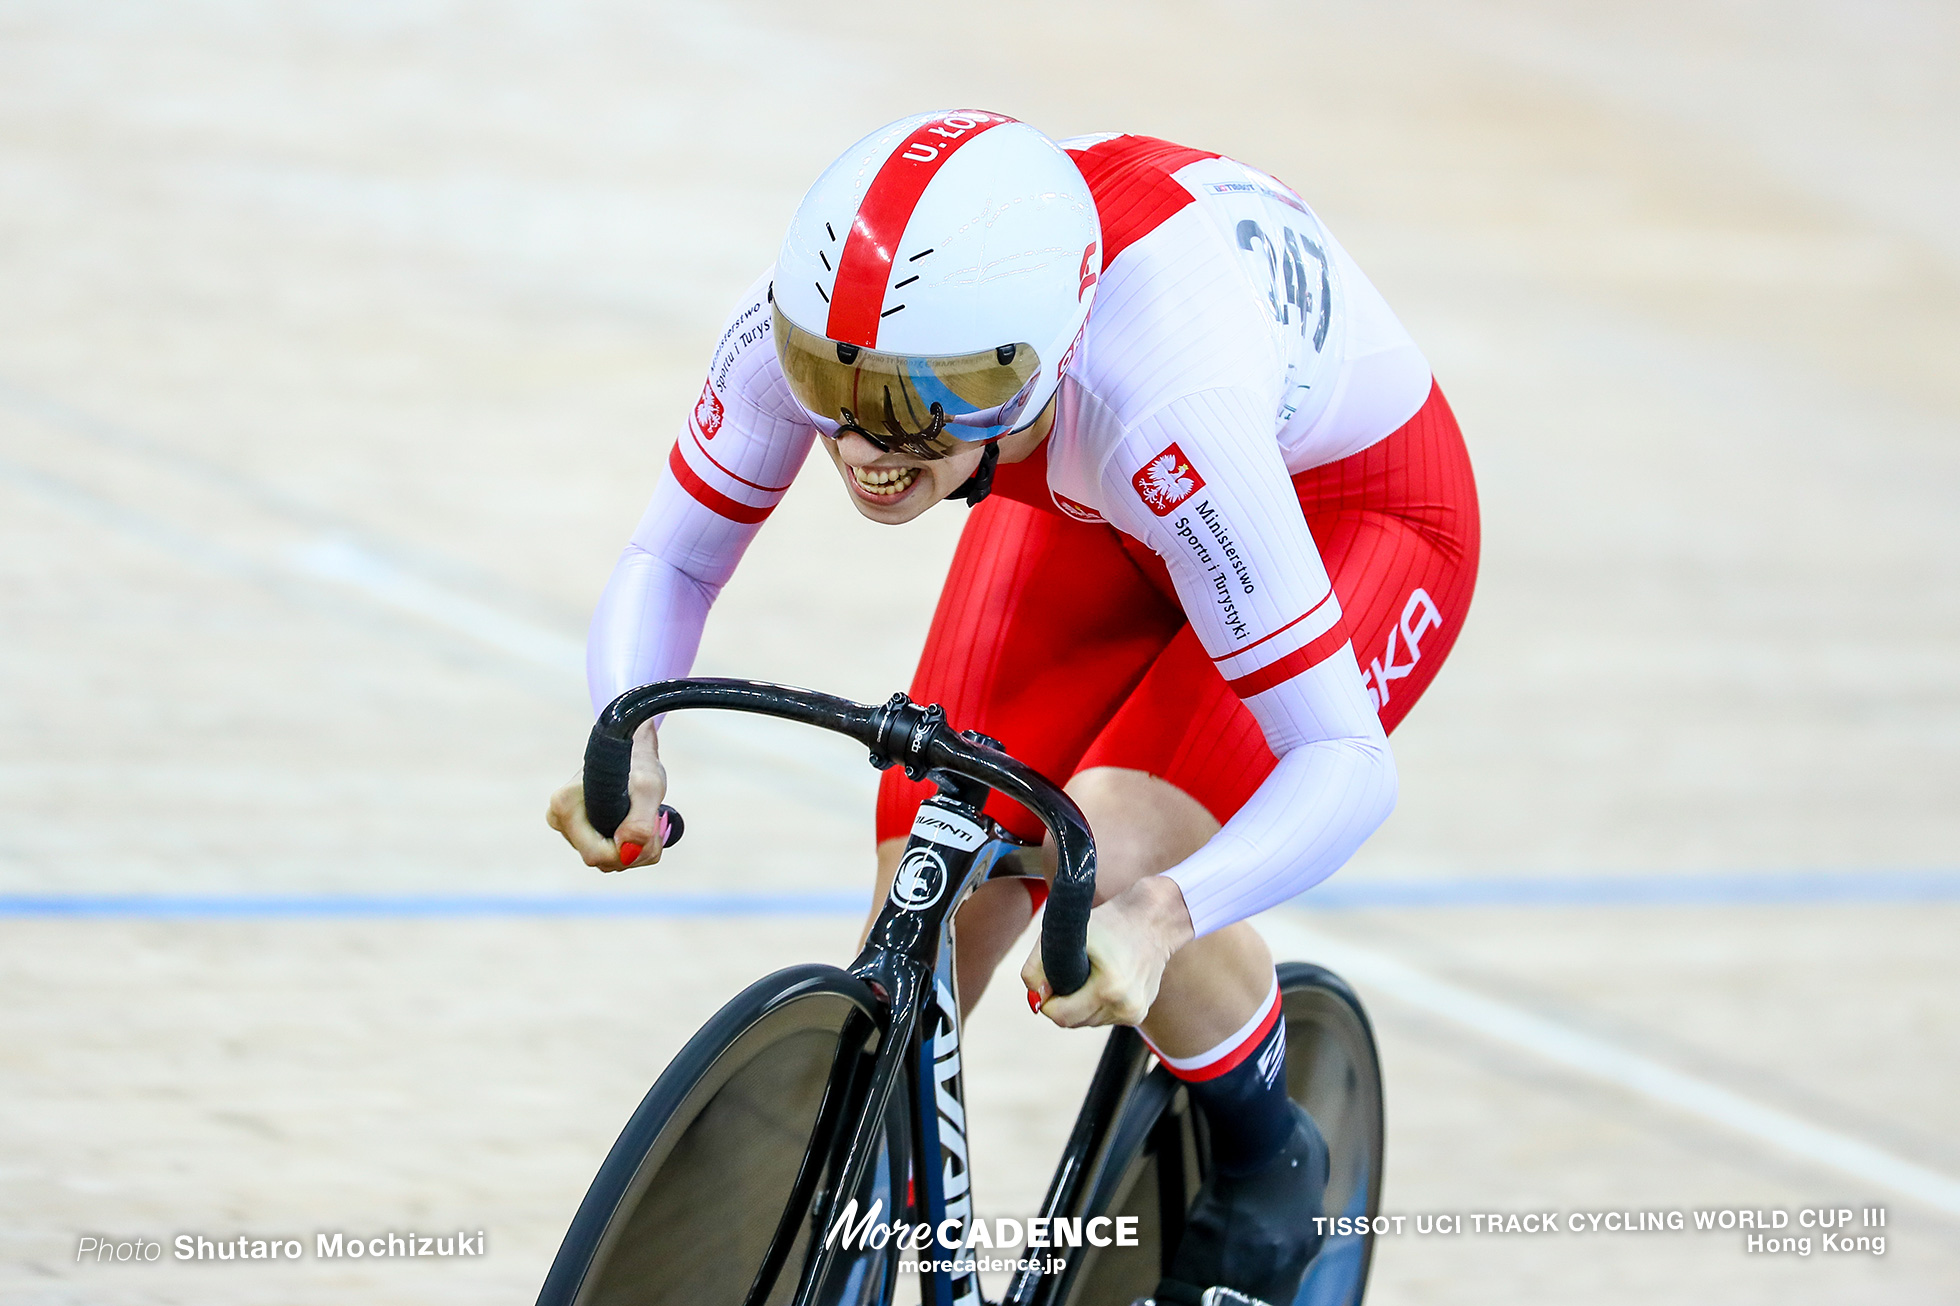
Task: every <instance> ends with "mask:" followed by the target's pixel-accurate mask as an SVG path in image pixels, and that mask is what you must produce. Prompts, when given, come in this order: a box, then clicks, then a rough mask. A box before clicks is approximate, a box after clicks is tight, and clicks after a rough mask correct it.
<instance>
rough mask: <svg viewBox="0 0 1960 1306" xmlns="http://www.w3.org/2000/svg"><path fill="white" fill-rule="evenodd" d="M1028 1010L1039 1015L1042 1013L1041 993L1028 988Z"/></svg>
mask: <svg viewBox="0 0 1960 1306" xmlns="http://www.w3.org/2000/svg"><path fill="white" fill-rule="evenodd" d="M1028 1010H1029V1011H1032V1012H1034V1013H1035V1015H1037V1016H1038V1015H1040V1014H1041V995H1040V994H1039V993H1036V992H1035V991H1034V990H1033V989H1029V990H1028Z"/></svg>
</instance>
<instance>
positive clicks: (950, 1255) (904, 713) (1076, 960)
mask: <svg viewBox="0 0 1960 1306" xmlns="http://www.w3.org/2000/svg"><path fill="white" fill-rule="evenodd" d="M687 707H719V708H728V709H732V710H735V711H743V712H754V713H758V714H762V715H767V716H776V717H782V718H786V719H790V720H797V721H803V722H805V723H807V724H810V725H816V726H820V727H822V728H824V729H828V730H833V731H836V732H838V733H840V734H846V735H849V736H851V737H852V738H855V739H858V740H859V741H861V742H863V743H865V744H867V745H868V746H869V747H870V748H871V750H872V751H871V762H872V764H873V765H874V766H877V767H879V768H880V769H882V768H884V767H887V766H891V765H894V764H897V765H902V766H903V767H904V768H905V772H906V774H907V775H908V776H911V777H912V778H914V779H921V778H925V779H930V780H931V781H932V782H933V783H934V785H935V786H936V787H937V789H938V793H937V794H936V795H935V796H933V797H931V798H929V799H927V800H926V801H925V802H924V803H923V804H921V806H920V808H919V814H918V817H917V818H916V820H915V821H914V823H913V827H912V833H911V836H910V838H908V839H907V841H906V844H905V848H904V851H903V853H902V855H901V857H900V860H899V865H898V871H897V874H896V875H895V876H894V877H893V881H892V885H891V889H890V891H889V892H888V893H887V894H886V898H885V902H884V904H883V905H882V906H881V908H880V909H879V912H878V916H877V918H876V919H875V920H874V921H873V922H872V927H871V931H870V934H869V936H868V937H867V939H866V942H865V946H864V949H863V950H862V952H861V953H860V954H859V956H858V958H857V959H856V960H855V961H854V962H853V963H852V964H851V966H850V967H849V973H850V974H852V975H854V976H856V977H857V978H859V979H861V980H863V981H864V982H865V984H866V985H867V986H868V987H869V988H870V989H871V991H872V993H873V994H874V996H875V997H876V998H877V1000H878V1001H879V1002H880V1003H881V1004H883V1015H884V1022H883V1026H882V1028H880V1029H879V1030H878V1031H876V1034H877V1042H876V1054H875V1057H874V1058H873V1060H872V1064H871V1066H870V1067H869V1070H868V1072H867V1071H866V1069H865V1068H864V1067H863V1065H862V1064H861V1062H862V1059H861V1058H854V1057H850V1056H845V1055H840V1056H839V1058H838V1062H837V1069H836V1070H835V1071H834V1072H833V1075H832V1080H831V1082H830V1083H829V1084H828V1085H827V1086H826V1089H825V1095H824V1099H823V1102H822V1104H821V1106H820V1107H819V1110H818V1114H817V1124H816V1127H815V1130H814V1131H813V1135H812V1137H811V1140H810V1145H809V1147H808V1149H807V1151H806V1155H805V1161H804V1164H803V1167H802V1170H801V1172H800V1173H799V1174H798V1176H797V1179H796V1181H795V1184H794V1186H793V1189H792V1194H791V1199H790V1201H789V1203H788V1204H787V1206H786V1207H785V1210H784V1213H783V1217H782V1220H781V1222H780V1223H779V1225H778V1227H777V1230H776V1233H775V1236H774V1238H773V1240H772V1242H771V1245H770V1248H769V1250H768V1253H767V1254H766V1255H765V1257H764V1259H763V1263H762V1265H761V1268H760V1270H759V1271H758V1273H757V1275H756V1281H755V1283H754V1284H753V1285H752V1286H751V1287H750V1290H749V1293H748V1306H762V1303H763V1302H764V1301H766V1300H767V1299H768V1298H769V1296H770V1295H771V1293H772V1292H773V1291H774V1290H775V1287H776V1283H777V1280H778V1279H779V1277H780V1275H781V1273H782V1270H783V1269H784V1267H785V1265H786V1263H787V1261H788V1257H789V1255H790V1252H791V1250H792V1248H793V1245H794V1243H795V1241H796V1239H797V1237H798V1235H799V1233H800V1232H801V1229H802V1227H803V1225H804V1221H805V1219H806V1218H808V1219H809V1222H810V1223H809V1229H810V1234H811V1243H810V1246H811V1248H812V1251H811V1254H810V1255H809V1256H808V1258H807V1259H806V1260H805V1262H804V1266H803V1271H802V1275H801V1277H800V1279H799V1281H798V1284H797V1288H796V1292H795V1295H794V1296H793V1298H792V1302H793V1306H813V1303H814V1301H815V1297H816V1294H817V1292H818V1291H819V1290H820V1288H822V1287H823V1286H824V1285H825V1284H826V1283H827V1282H828V1280H829V1276H830V1273H831V1271H832V1269H833V1267H834V1266H835V1265H836V1261H837V1257H838V1254H839V1252H840V1251H841V1250H842V1249H841V1247H840V1246H839V1243H840V1242H841V1240H842V1236H843V1229H842V1227H841V1226H840V1224H839V1221H840V1220H842V1219H844V1218H846V1215H847V1213H848V1212H849V1210H850V1204H851V1202H853V1201H854V1200H855V1196H854V1195H855V1194H856V1193H857V1192H858V1191H859V1190H860V1187H861V1185H862V1184H863V1182H864V1179H865V1177H866V1175H867V1173H868V1171H869V1167H870V1166H871V1165H872V1164H873V1163H874V1162H875V1161H876V1159H877V1156H878V1149H879V1146H880V1144H881V1142H882V1139H883V1136H884V1130H885V1120H886V1112H887V1110H888V1109H889V1107H890V1103H891V1095H892V1093H893V1092H894V1091H895V1090H896V1088H897V1087H898V1085H899V1084H900V1083H902V1082H904V1083H909V1084H910V1085H911V1087H912V1089H913V1091H912V1093H911V1095H910V1101H909V1102H908V1104H907V1111H908V1114H909V1123H910V1126H911V1130H910V1132H911V1137H912V1138H913V1139H914V1140H915V1146H914V1148H913V1153H912V1157H911V1162H912V1178H913V1180H914V1183H915V1184H916V1186H917V1189H918V1192H917V1203H918V1208H919V1213H920V1214H921V1215H923V1216H924V1217H925V1218H924V1220H920V1221H913V1222H912V1223H913V1226H914V1229H916V1228H917V1225H918V1224H920V1223H930V1225H931V1226H932V1234H933V1235H934V1237H933V1238H932V1241H931V1243H930V1244H928V1245H927V1246H926V1247H921V1248H919V1252H920V1259H921V1261H922V1262H924V1263H926V1264H928V1265H930V1266H931V1267H932V1268H929V1269H925V1270H922V1271H921V1284H920V1287H921V1293H922V1297H923V1300H924V1302H925V1306H981V1299H980V1284H979V1278H978V1276H977V1275H976V1274H973V1273H971V1272H968V1271H959V1270H948V1269H942V1268H939V1267H940V1266H941V1265H943V1264H946V1263H949V1262H951V1263H957V1262H959V1261H961V1260H967V1259H970V1258H969V1257H968V1256H967V1254H966V1252H967V1249H966V1246H965V1243H966V1235H967V1230H968V1227H969V1224H970V1221H971V1220H972V1218H973V1208H972V1198H971V1185H970V1182H969V1173H968V1154H967V1145H966V1107H965V1094H964V1091H963V1083H962V1075H961V1069H960V1038H961V1021H960V1011H959V992H958V982H957V979H956V977H955V974H954V969H953V946H952V945H953V917H954V914H955V912H956V911H957V910H958V908H959V906H960V904H961V903H962V902H964V901H965V899H966V897H967V895H968V894H970V893H971V892H972V890H973V888H974V887H975V886H976V885H978V884H979V883H980V882H981V881H982V880H983V879H986V878H988V877H989V876H990V875H993V874H995V873H996V872H999V871H1001V870H1002V865H1001V864H1002V862H1003V861H1004V860H1005V859H1006V858H1008V857H1009V856H1011V855H1013V854H1016V853H1018V852H1019V851H1020V850H1021V845H1019V844H1016V843H1013V842H1011V841H1008V840H1005V839H1002V838H1000V837H998V835H997V834H996V833H993V830H994V827H993V825H992V822H991V821H989V820H988V819H987V818H986V817H985V816H984V815H983V814H982V810H981V809H982V807H983V806H984V805H985V802H986V800H987V797H988V794H989V792H990V791H991V790H998V791H1000V792H1001V793H1003V794H1005V795H1007V796H1009V797H1011V798H1014V799H1015V800H1017V801H1019V802H1021V803H1022V804H1023V805H1025V806H1026V807H1027V808H1028V809H1029V810H1031V811H1033V812H1034V813H1035V814H1036V815H1037V816H1038V817H1040V819H1041V820H1042V822H1043V824H1045V825H1046V826H1047V827H1048V829H1049V831H1050V832H1051V834H1052V835H1053V836H1054V840H1055V847H1056V853H1057V870H1056V873H1055V876H1054V882H1053V890H1052V893H1051V896H1050V898H1049V903H1048V913H1047V916H1046V918H1045V920H1044V924H1043V929H1042V943H1041V947H1042V961H1043V966H1044V968H1045V969H1046V972H1047V974H1048V976H1049V979H1050V984H1051V986H1052V987H1053V989H1054V991H1055V992H1057V993H1064V994H1065V993H1071V992H1074V991H1075V990H1076V989H1078V988H1080V987H1081V986H1082V984H1083V983H1084V982H1086V980H1087V979H1088V974H1089V965H1088V953H1087V951H1086V948H1085V947H1084V942H1083V941H1084V937H1085V935H1086V933H1087V928H1088V917H1089V907H1090V904H1091V901H1092V899H1093V895H1094V891H1095V844H1094V841H1093V840H1092V839H1091V838H1090V836H1089V828H1088V824H1087V822H1086V821H1085V820H1084V819H1083V817H1082V813H1081V811H1080V810H1079V809H1078V808H1077V807H1076V806H1075V804H1074V803H1073V802H1071V801H1070V800H1069V798H1068V797H1067V795H1066V794H1064V793H1063V792H1062V791H1061V790H1060V789H1059V788H1058V787H1057V786H1056V785H1054V784H1053V783H1052V782H1051V781H1048V780H1047V779H1045V778H1043V777H1042V776H1040V775H1039V774H1038V773H1036V772H1034V771H1032V770H1030V769H1029V768H1028V767H1026V766H1025V765H1023V764H1022V763H1020V762H1018V761H1016V760H1015V759H1013V758H1012V757H1009V756H1008V755H1007V754H1006V753H1004V752H1002V751H1001V750H1000V747H999V745H998V744H996V743H995V742H994V741H993V740H991V739H987V738H986V737H985V736H982V735H977V734H973V733H971V732H967V733H964V734H956V733H954V732H953V731H952V730H950V729H948V728H947V726H946V725H945V715H944V713H943V712H942V711H941V709H940V708H939V707H938V706H937V705H932V706H928V707H921V706H919V705H917V704H914V703H912V702H911V701H910V700H909V699H907V698H906V696H905V695H903V694H894V695H893V696H892V698H891V699H890V700H889V701H888V702H886V703H885V704H884V705H883V706H882V707H879V708H866V707H862V706H860V705H858V704H856V703H852V702H849V701H848V700H845V699H840V698H835V697H832V696H831V695H827V694H817V693H814V692H812V691H809V690H799V689H790V688H787V687H785V686H781V685H771V684H766V683H763V682H758V681H737V680H708V679H697V680H673V681H663V682H660V683H658V684H654V685H646V686H642V687H641V688H639V689H634V690H628V691H627V692H626V693H624V694H622V695H620V696H619V697H618V698H617V699H615V700H613V702H612V703H610V704H609V705H608V706H607V707H606V709H605V711H604V712H602V713H601V714H600V716H599V719H598V721H597V722H596V723H594V725H593V728H592V735H591V738H590V739H589V741H588V742H587V745H586V765H585V789H586V809H587V813H588V815H589V817H590V818H591V821H592V824H593V826H594V827H595V828H596V829H598V830H599V831H600V832H601V833H603V834H605V835H607V836H609V837H610V836H611V835H612V833H613V832H614V831H615V830H617V829H618V826H619V823H620V821H621V820H623V819H624V818H625V815H626V810H627V783H626V782H627V776H628V773H629V770H630V764H631V758H632V737H633V733H634V731H636V730H637V729H638V728H639V726H640V725H641V724H642V723H644V722H646V721H648V720H650V719H652V718H653V717H655V716H656V715H658V714H660V713H662V712H665V711H669V710H672V709H675V708H687ZM1012 873H1015V874H1019V873H1020V872H1019V871H1018V869H1016V870H1014V871H1013V872H1012ZM1132 1041H1133V1042H1134V1041H1135V1040H1134V1036H1132ZM1110 1060H1111V1057H1110V1055H1109V1053H1108V1052H1107V1051H1106V1052H1105V1056H1104V1061H1105V1063H1108V1062H1110ZM1130 1060H1132V1061H1135V1062H1137V1063H1139V1064H1140V1061H1141V1058H1140V1057H1132V1058H1130ZM1134 1074H1135V1067H1134V1066H1132V1067H1131V1068H1130V1069H1129V1070H1128V1071H1127V1072H1126V1073H1125V1075H1124V1076H1122V1078H1124V1079H1125V1080H1126V1081H1127V1080H1129V1079H1133V1078H1134ZM1108 1078H1109V1077H1108V1076H1106V1075H1105V1074H1104V1073H1103V1070H1102V1069H1099V1070H1098V1073H1097V1081H1096V1084H1097V1085H1100V1086H1102V1092H1101V1094H1100V1095H1099V1094H1098V1090H1097V1087H1096V1086H1092V1089H1091V1102H1087V1103H1085V1104H1084V1108H1083V1117H1082V1118H1079V1119H1078V1121H1077V1127H1076V1131H1075V1135H1077V1136H1080V1137H1077V1136H1071V1138H1070V1145H1069V1149H1068V1150H1067V1151H1066V1152H1065V1154H1064V1156H1063V1159H1062V1165H1061V1167H1060V1168H1059V1169H1058V1170H1057V1172H1056V1177H1055V1181H1054V1183H1053V1184H1051V1187H1050V1192H1049V1199H1048V1201H1047V1202H1046V1203H1044V1208H1045V1209H1044V1214H1059V1213H1063V1212H1065V1211H1066V1210H1067V1209H1069V1204H1070V1203H1072V1201H1073V1194H1074V1193H1075V1192H1077V1191H1078V1190H1079V1188H1080V1185H1081V1182H1082V1179H1083V1178H1084V1174H1083V1171H1084V1170H1085V1167H1086V1164H1087V1161H1088V1159H1089V1157H1090V1155H1091V1153H1090V1152H1089V1151H1088V1150H1085V1149H1086V1148H1088V1147H1090V1146H1092V1145H1094V1144H1097V1143H1099V1141H1100V1130H1099V1129H1098V1128H1089V1129H1086V1130H1085V1127H1084V1122H1085V1120H1086V1119H1088V1117H1089V1115H1090V1108H1091V1105H1092V1104H1094V1103H1096V1102H1098V1101H1101V1102H1102V1105H1103V1106H1104V1108H1105V1109H1104V1110H1103V1111H1102V1113H1101V1115H1102V1117H1104V1118H1106V1116H1107V1114H1108V1112H1107V1109H1106V1108H1107V1107H1108V1106H1109V1105H1111V1104H1112V1103H1113V1101H1114V1099H1113V1098H1109V1093H1110V1090H1111V1089H1113V1088H1115V1087H1117V1085H1115V1084H1114V1083H1113V1082H1112V1083H1109V1084H1105V1082H1104V1081H1105V1080H1106V1079H1108ZM1122 1086H1123V1087H1126V1086H1127V1083H1125V1084H1124V1085H1122ZM1105 1098H1108V1100H1107V1101H1104V1100H1103V1099H1105ZM1090 1123H1091V1124H1092V1125H1093V1124H1094V1123H1095V1122H1093V1121H1091V1122H1090ZM1079 1144H1080V1146H1078V1145H1079ZM826 1177H827V1179H828V1182H826ZM847 1195H852V1196H847ZM894 1205H895V1206H896V1205H897V1203H894ZM884 1214H885V1216H886V1220H887V1221H889V1220H890V1218H891V1216H892V1214H893V1213H892V1212H886V1213H884ZM864 1215H865V1213H863V1212H859V1213H858V1217H857V1218H858V1219H860V1220H862V1219H863V1218H864ZM949 1225H950V1226H951V1230H950V1231H948V1226H949ZM942 1232H949V1236H946V1237H940V1236H938V1235H940V1234H941V1233H942ZM948 1244H951V1246H948ZM942 1252H943V1253H944V1255H941V1254H940V1253H942ZM1042 1282H1043V1277H1042V1276H1041V1275H1039V1274H1029V1273H1028V1272H1025V1271H1024V1272H1022V1273H1021V1274H1018V1275H1017V1276H1016V1279H1015V1283H1016V1286H1017V1288H1020V1289H1023V1291H1024V1295H1022V1296H1020V1297H1014V1296H1010V1298H1009V1300H1010V1301H1015V1302H1018V1303H1025V1304H1026V1306H1033V1302H1034V1301H1035V1299H1036V1298H1037V1296H1038V1295H1039V1293H1038V1290H1039V1287H1040V1285H1041V1283H1042Z"/></svg>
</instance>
